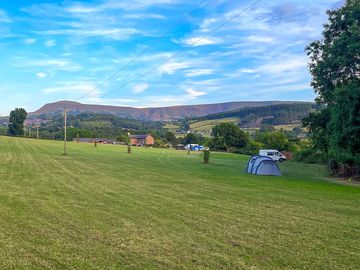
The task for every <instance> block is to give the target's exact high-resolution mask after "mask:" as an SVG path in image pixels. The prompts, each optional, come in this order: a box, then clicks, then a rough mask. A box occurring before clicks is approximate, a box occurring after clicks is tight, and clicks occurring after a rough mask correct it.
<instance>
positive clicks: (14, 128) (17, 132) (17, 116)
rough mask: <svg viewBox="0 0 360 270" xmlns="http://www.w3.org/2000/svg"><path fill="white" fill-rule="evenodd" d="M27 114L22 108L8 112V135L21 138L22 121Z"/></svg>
mask: <svg viewBox="0 0 360 270" xmlns="http://www.w3.org/2000/svg"><path fill="white" fill-rule="evenodd" d="M26 117H27V112H26V111H25V110H24V109H22V108H16V109H15V110H13V111H11V112H10V118H9V127H8V135H10V136H22V135H24V121H25V119H26Z"/></svg>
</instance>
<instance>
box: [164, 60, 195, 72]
mask: <svg viewBox="0 0 360 270" xmlns="http://www.w3.org/2000/svg"><path fill="white" fill-rule="evenodd" d="M188 67H189V63H186V62H170V63H166V64H164V65H162V66H161V67H160V72H161V73H167V74H173V73H175V71H177V70H181V69H185V68H188Z"/></svg>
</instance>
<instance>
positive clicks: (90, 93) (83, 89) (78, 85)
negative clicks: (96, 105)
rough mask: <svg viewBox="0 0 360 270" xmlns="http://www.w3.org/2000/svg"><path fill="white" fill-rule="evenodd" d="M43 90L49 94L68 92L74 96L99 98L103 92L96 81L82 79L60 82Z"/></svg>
mask: <svg viewBox="0 0 360 270" xmlns="http://www.w3.org/2000/svg"><path fill="white" fill-rule="evenodd" d="M41 92H42V93H44V94H47V95H53V94H67V95H71V97H73V98H79V95H86V96H87V98H98V97H99V95H100V94H101V92H100V90H99V89H97V88H96V85H95V84H94V83H91V82H82V81H66V82H58V83H57V86H53V87H48V88H45V89H43V90H42V91H41Z"/></svg>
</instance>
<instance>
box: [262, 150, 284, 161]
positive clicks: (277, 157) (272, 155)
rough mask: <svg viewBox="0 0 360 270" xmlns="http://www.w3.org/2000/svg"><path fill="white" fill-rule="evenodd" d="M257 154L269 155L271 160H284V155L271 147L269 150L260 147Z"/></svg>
mask: <svg viewBox="0 0 360 270" xmlns="http://www.w3.org/2000/svg"><path fill="white" fill-rule="evenodd" d="M259 155H260V156H265V157H269V158H271V159H272V160H275V161H279V162H283V161H285V160H286V157H285V156H284V155H283V154H281V153H280V152H279V151H278V150H273V149H270V150H269V149H262V150H260V151H259Z"/></svg>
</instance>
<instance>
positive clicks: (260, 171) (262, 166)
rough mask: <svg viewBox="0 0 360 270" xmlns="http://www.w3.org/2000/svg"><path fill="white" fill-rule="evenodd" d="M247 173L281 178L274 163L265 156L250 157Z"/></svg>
mask: <svg viewBox="0 0 360 270" xmlns="http://www.w3.org/2000/svg"><path fill="white" fill-rule="evenodd" d="M247 172H248V173H252V174H257V175H274V176H281V172H280V169H279V166H278V165H277V163H276V161H275V160H272V159H271V158H269V157H265V156H253V157H251V158H250V160H249V162H248V168H247Z"/></svg>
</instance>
